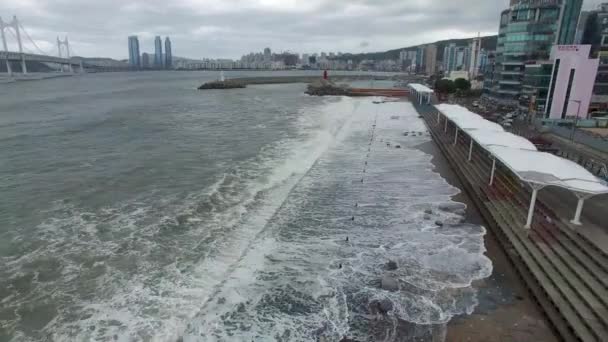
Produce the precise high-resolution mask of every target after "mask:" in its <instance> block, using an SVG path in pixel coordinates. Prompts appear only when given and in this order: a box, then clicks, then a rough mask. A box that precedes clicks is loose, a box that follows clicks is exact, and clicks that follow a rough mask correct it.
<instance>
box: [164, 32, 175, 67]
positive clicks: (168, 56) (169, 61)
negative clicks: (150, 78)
mask: <svg viewBox="0 0 608 342" xmlns="http://www.w3.org/2000/svg"><path fill="white" fill-rule="evenodd" d="M165 69H173V53H172V52H171V40H170V39H169V37H165Z"/></svg>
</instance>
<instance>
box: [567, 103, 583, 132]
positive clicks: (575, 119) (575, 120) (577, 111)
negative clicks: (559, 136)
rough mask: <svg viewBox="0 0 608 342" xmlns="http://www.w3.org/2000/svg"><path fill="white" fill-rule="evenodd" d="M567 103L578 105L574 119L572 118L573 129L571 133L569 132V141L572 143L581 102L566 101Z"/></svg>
mask: <svg viewBox="0 0 608 342" xmlns="http://www.w3.org/2000/svg"><path fill="white" fill-rule="evenodd" d="M568 102H574V103H576V104H577V105H578V107H577V108H576V118H574V127H572V132H570V141H574V133H575V132H576V126H578V116H579V115H580V111H581V103H582V101H579V100H568Z"/></svg>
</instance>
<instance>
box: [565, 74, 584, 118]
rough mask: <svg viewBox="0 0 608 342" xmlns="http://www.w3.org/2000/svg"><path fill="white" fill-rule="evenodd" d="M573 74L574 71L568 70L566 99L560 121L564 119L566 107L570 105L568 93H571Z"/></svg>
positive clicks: (566, 112)
mask: <svg viewBox="0 0 608 342" xmlns="http://www.w3.org/2000/svg"><path fill="white" fill-rule="evenodd" d="M574 74H575V70H574V69H570V77H569V78H568V88H567V89H566V99H565V100H564V109H563V110H562V119H565V118H566V115H568V105H569V104H570V93H571V92H572V83H574ZM579 106H580V103H579ZM579 110H580V107H579Z"/></svg>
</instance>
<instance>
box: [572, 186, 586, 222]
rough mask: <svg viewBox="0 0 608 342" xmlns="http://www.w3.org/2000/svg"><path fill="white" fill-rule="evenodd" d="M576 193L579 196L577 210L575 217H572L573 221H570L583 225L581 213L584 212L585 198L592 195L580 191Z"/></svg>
mask: <svg viewBox="0 0 608 342" xmlns="http://www.w3.org/2000/svg"><path fill="white" fill-rule="evenodd" d="M574 194H575V195H576V197H577V198H578V204H577V205H576V212H575V214H574V219H572V221H570V223H572V224H573V225H575V226H581V225H582V223H581V215H582V213H583V205H584V204H585V200H586V199H588V198H589V197H591V196H590V195H588V194H581V193H579V192H575V193H574Z"/></svg>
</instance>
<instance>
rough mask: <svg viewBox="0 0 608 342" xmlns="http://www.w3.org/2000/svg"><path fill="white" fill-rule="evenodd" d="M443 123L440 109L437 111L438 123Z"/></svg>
mask: <svg viewBox="0 0 608 342" xmlns="http://www.w3.org/2000/svg"><path fill="white" fill-rule="evenodd" d="M440 123H441V113H440V112H439V111H437V124H438V125H439V124H440Z"/></svg>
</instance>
